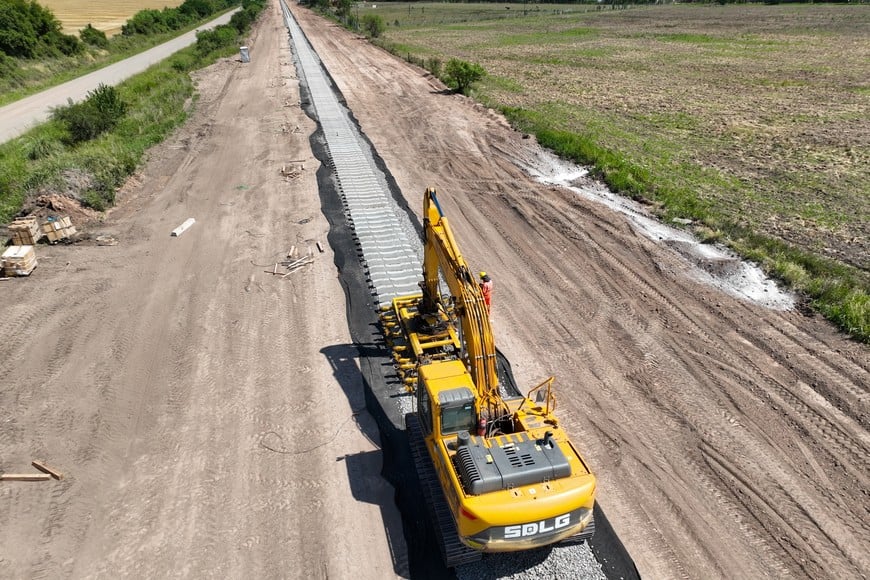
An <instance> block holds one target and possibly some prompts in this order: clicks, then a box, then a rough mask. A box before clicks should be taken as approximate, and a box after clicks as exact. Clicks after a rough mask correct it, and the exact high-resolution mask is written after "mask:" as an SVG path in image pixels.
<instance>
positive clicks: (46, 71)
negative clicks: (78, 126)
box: [0, 11, 228, 107]
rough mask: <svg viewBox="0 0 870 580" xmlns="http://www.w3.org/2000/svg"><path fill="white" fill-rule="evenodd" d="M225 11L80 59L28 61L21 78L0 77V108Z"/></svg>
mask: <svg viewBox="0 0 870 580" xmlns="http://www.w3.org/2000/svg"><path fill="white" fill-rule="evenodd" d="M226 12H228V11H224V12H221V13H218V14H213V15H211V16H209V17H208V18H206V19H204V20H202V21H200V22H196V23H194V24H191V25H190V26H188V27H187V28H184V29H181V30H176V31H172V32H167V33H165V34H155V35H133V36H120V35H118V36H115V37H113V38H112V39H111V44H110V50H96V49H89V51H88V52H86V53H85V54H82V55H80V56H77V57H63V58H54V59H47V60H40V61H24V65H23V67H22V69H21V70H20V71H19V75H18V76H19V78H18V79H8V78H7V79H4V78H0V107H2V106H4V105H8V104H9V103H13V102H15V101H17V100H20V99H23V98H24V97H28V96H30V95H33V94H36V93H38V92H40V91H44V90H45V89H48V88H51V87H54V86H57V85H60V84H63V83H65V82H67V81H70V80H73V79H76V78H78V77H80V76H83V75H86V74H88V73H91V72H93V71H95V70H99V69H101V68H104V67H106V66H109V65H110V64H113V63H116V62H119V61H121V60H124V59H125V58H129V57H131V56H134V55H136V54H139V53H140V52H145V51H146V50H148V49H150V48H153V47H155V46H157V45H159V44H163V43H164V42H168V41H170V40H172V39H173V38H177V37H178V36H181V35H182V34H185V33H187V32H190V31H191V30H195V29H197V28H199V27H200V26H202V25H203V24H204V23H206V22H210V21H212V20H214V19H215V18H218V17H220V16H221V15H222V14H226Z"/></svg>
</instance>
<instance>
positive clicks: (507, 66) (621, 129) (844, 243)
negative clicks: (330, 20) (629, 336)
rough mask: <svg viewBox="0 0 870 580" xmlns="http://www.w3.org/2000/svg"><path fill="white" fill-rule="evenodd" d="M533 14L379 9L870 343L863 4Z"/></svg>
mask: <svg viewBox="0 0 870 580" xmlns="http://www.w3.org/2000/svg"><path fill="white" fill-rule="evenodd" d="M369 6H370V5H369ZM507 7H509V9H507ZM523 8H524V7H523V5H522V4H498V5H487V4H429V3H413V4H407V3H389V4H378V7H377V9H373V10H376V11H377V12H378V13H379V14H381V15H382V16H383V17H384V19H385V20H386V21H387V22H390V23H393V22H394V21H395V20H399V21H400V22H401V24H400V26H394V25H391V26H389V27H388V28H387V32H386V35H385V38H384V39H382V40H381V41H380V43H381V44H382V45H384V46H386V47H387V48H389V47H390V45H391V44H392V43H397V44H399V45H401V47H402V50H401V52H398V53H397V54H401V55H402V56H403V57H406V58H408V59H409V60H412V61H413V60H414V59H415V58H418V57H417V55H420V54H425V55H426V56H427V58H431V57H432V56H435V57H437V58H440V59H441V60H442V61H446V60H448V59H450V58H459V59H462V60H465V61H468V62H475V63H478V64H480V65H482V66H483V67H484V69H486V70H487V71H488V73H489V76H488V77H486V78H485V79H484V80H483V81H481V82H479V83H478V85H477V87H476V90H475V92H474V96H475V97H476V98H478V99H479V100H481V101H483V102H484V103H486V104H487V105H489V106H492V107H495V108H499V109H501V110H503V111H504V113H505V115H506V116H507V117H508V119H509V120H510V121H511V122H512V123H513V124H514V125H515V126H516V127H517V128H518V129H520V130H522V131H524V132H528V133H533V134H535V135H536V136H537V137H538V139H539V141H540V142H541V143H542V144H544V145H545V146H547V147H549V148H550V149H552V150H553V151H555V152H556V153H558V154H559V155H562V156H564V157H566V158H568V159H572V160H574V161H577V162H579V163H583V164H587V165H590V166H591V167H592V168H593V169H594V171H595V172H597V173H598V174H599V175H600V176H601V177H602V178H603V179H604V180H605V181H606V182H607V183H608V184H609V185H610V186H611V188H613V189H614V190H616V191H619V192H621V193H624V194H625V195H628V196H631V197H633V198H636V199H640V200H644V201H645V202H647V203H649V204H650V206H651V207H652V208H653V209H654V210H655V211H657V212H658V213H659V214H660V215H661V216H662V217H663V218H670V217H684V218H691V219H692V220H694V223H695V224H697V225H696V226H694V227H695V229H696V233H697V234H698V235H699V236H700V237H701V238H702V239H705V240H710V241H718V242H721V243H724V244H727V245H729V246H730V247H732V248H734V249H735V250H737V251H738V252H740V253H741V254H742V255H743V256H744V257H746V258H747V259H750V260H754V261H756V262H758V263H759V264H761V265H762V266H763V267H764V268H765V269H766V271H767V272H768V273H770V274H771V275H772V276H774V277H776V278H778V279H780V280H782V281H783V282H785V283H786V284H787V285H789V286H790V287H791V288H793V289H794V290H796V291H797V292H799V293H801V294H803V295H804V296H805V297H806V298H807V301H808V302H809V303H810V304H812V305H813V306H814V307H815V308H816V309H817V310H818V311H819V312H821V313H823V314H824V315H825V316H827V317H828V318H830V319H831V320H832V321H834V322H835V323H837V324H838V325H839V326H840V327H841V328H843V329H844V330H845V331H846V332H848V333H850V334H851V335H852V336H854V337H856V338H857V339H859V340H862V341H865V342H870V305H868V298H867V297H868V290H870V273H868V266H870V255H868V251H867V245H866V244H867V240H868V239H870V225H868V224H870V169H868V168H870V145H868V143H867V141H866V139H865V138H864V137H863V136H866V134H867V133H868V132H870V119H868V117H867V115H866V111H867V110H868V109H870V91H868V89H867V83H866V79H867V78H870V62H868V61H867V59H866V58H863V57H862V54H863V53H862V51H860V50H855V51H844V50H843V46H862V45H863V46H866V30H867V29H868V28H870V6H867V5H862V6H845V5H797V6H795V5H789V6H763V5H728V6H709V5H704V6H696V5H674V6H661V7H634V8H631V9H628V10H608V9H606V8H604V9H599V8H598V7H596V6H588V5H587V6H584V5H580V6H577V5H568V6H566V5H561V6H560V5H536V6H535V8H536V9H535V10H532V11H527V12H526V14H525V15H523ZM526 8H528V7H526ZM517 30H521V31H522V32H521V33H517V32H516V31H517ZM862 43H863V44H862ZM862 113H863V114H862ZM856 240H857V243H856ZM862 240H863V244H862V243H861V241H862Z"/></svg>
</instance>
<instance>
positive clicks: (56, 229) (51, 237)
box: [42, 216, 76, 243]
mask: <svg viewBox="0 0 870 580" xmlns="http://www.w3.org/2000/svg"><path fill="white" fill-rule="evenodd" d="M42 231H43V233H44V234H45V235H46V236H47V237H48V241H49V242H51V243H56V242H59V241H61V240H67V239H69V238H71V237H72V236H74V235H75V234H76V228H75V226H73V225H72V222H71V221H70V219H69V216H66V217H61V218H58V217H53V216H52V217H49V218H48V219H47V220H46V221H45V222H44V223H43V224H42Z"/></svg>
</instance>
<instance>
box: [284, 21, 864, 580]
mask: <svg viewBox="0 0 870 580" xmlns="http://www.w3.org/2000/svg"><path fill="white" fill-rule="evenodd" d="M291 8H292V10H293V12H294V14H295V15H296V16H297V18H298V19H299V20H300V23H301V24H302V26H303V28H304V29H305V31H306V34H307V35H308V36H309V40H310V41H311V42H312V45H313V46H314V48H315V50H317V51H318V53H319V54H320V56H321V58H322V59H323V61H324V64H325V65H326V67H327V69H328V70H329V71H330V72H331V74H332V75H333V77H334V79H335V81H336V83H337V84H338V86H339V87H340V89H341V90H342V92H343V94H344V96H345V97H346V99H347V104H348V106H349V108H350V109H351V110H352V111H353V112H354V114H355V116H356V118H357V119H358V120H359V123H360V126H361V127H362V129H363V131H364V132H365V133H366V135H367V136H368V137H369V138H370V139H371V141H372V142H373V143H374V145H375V147H376V148H377V150H378V152H379V153H380V155H381V156H382V157H383V159H384V161H385V162H386V165H387V167H388V168H389V169H390V171H391V172H392V174H393V176H394V177H395V178H396V181H397V183H398V185H399V186H400V187H401V189H402V191H403V193H404V195H405V197H406V198H407V200H408V203H409V204H410V206H411V207H412V208H414V209H415V210H416V211H419V206H420V197H421V195H422V191H423V189H424V188H425V187H426V186H428V185H433V186H436V187H437V188H438V189H439V192H440V194H441V196H440V199H441V201H442V205H444V206H445V207H444V211H445V213H446V215H449V216H450V219H451V224H452V225H453V227H454V229H455V230H456V232H457V236H458V237H459V239H461V240H462V247H463V250H464V251H465V254H466V258H467V259H468V260H469V261H470V263H471V264H472V266H473V267H475V268H479V269H485V270H487V271H488V272H490V273H491V274H492V275H493V276H494V279H495V287H496V289H495V299H494V301H495V305H494V324H495V327H496V328H495V330H496V337H497V343H498V344H499V346H500V347H501V348H502V349H503V350H504V351H505V352H506V354H507V355H508V356H509V358H510V359H511V362H512V364H513V368H514V371H515V373H516V374H517V377H518V379H519V382H520V384H524V385H527V386H531V385H532V384H534V383H535V382H537V381H538V380H540V379H542V378H545V377H546V376H547V375H549V374H554V375H556V376H557V377H558V383H557V384H558V385H559V388H560V391H559V393H560V408H559V414H560V416H561V417H562V419H563V420H564V421H565V422H567V423H568V425H569V427H570V429H571V431H572V432H573V433H574V434H576V439H577V441H578V442H580V445H581V446H582V447H583V451H584V453H585V454H586V455H587V457H588V459H589V460H590V461H591V462H592V464H593V465H594V466H595V469H596V470H597V472H598V474H599V476H600V478H601V484H600V499H601V501H602V503H603V505H604V506H605V509H606V510H607V512H608V514H609V515H610V517H611V519H612V520H613V521H614V525H615V527H616V528H617V531H618V532H619V533H620V536H621V538H622V539H623V541H624V542H625V543H626V545H627V547H628V549H629V551H630V552H631V553H632V555H633V556H634V557H635V559H636V561H637V563H638V567H639V569H640V571H641V573H642V574H643V575H644V576H646V577H649V578H672V577H686V578H714V577H723V578H758V577H763V576H772V577H785V576H789V577H794V576H798V577H800V576H803V577H813V578H821V577H829V578H845V577H860V576H861V575H862V574H866V571H867V570H870V559H868V556H867V554H868V553H870V550H868V548H870V523H868V522H870V518H868V512H870V498H868V496H867V489H868V488H870V486H868V463H870V460H868V457H870V455H868V451H870V433H868V429H867V427H868V421H870V412H868V411H870V408H868V385H870V369H868V364H870V362H868V361H870V357H868V350H867V348H866V347H863V346H860V345H857V344H854V343H852V342H849V341H848V340H845V339H844V338H843V337H841V336H840V335H839V334H837V332H835V331H834V330H833V329H832V328H831V327H830V325H828V324H827V323H825V322H824V321H822V320H820V319H819V318H818V317H815V316H812V315H805V314H802V313H801V312H802V311H801V309H798V310H792V311H787V312H780V311H774V310H768V309H765V308H762V307H760V306H757V305H756V304H753V303H750V302H746V301H742V300H738V299H736V298H732V297H731V296H729V295H726V294H724V293H722V292H721V291H718V290H715V289H713V288H712V287H709V286H705V285H702V284H700V283H698V282H696V281H695V280H696V276H695V275H694V271H695V267H694V265H692V264H689V263H687V262H686V260H685V259H684V258H682V257H681V255H680V254H679V253H677V252H676V251H674V250H673V249H672V248H670V247H667V246H664V245H661V244H657V243H655V242H654V241H651V240H650V239H648V238H647V237H644V236H642V235H640V234H639V233H638V232H637V231H635V230H634V229H633V228H632V227H631V226H629V225H628V223H627V222H626V220H625V218H624V217H622V216H620V215H617V214H614V213H613V212H611V211H610V210H608V209H606V208H604V207H603V206H600V205H597V204H595V203H592V202H589V201H587V200H585V199H583V198H580V197H579V196H577V195H575V194H573V193H571V192H568V191H566V190H563V189H558V188H551V187H547V186H543V185H541V184H540V183H538V182H537V181H535V180H533V179H531V178H530V177H529V175H528V173H527V172H526V171H524V170H523V168H524V167H528V166H531V165H537V164H539V160H540V158H539V151H537V149H536V148H535V146H534V143H533V140H532V139H523V137H522V136H521V135H519V134H517V133H515V132H513V131H511V130H510V129H509V128H508V127H507V126H506V124H505V123H504V121H503V120H502V119H501V118H500V117H499V116H497V115H495V114H493V113H492V112H491V111H488V110H486V109H484V108H482V107H480V106H477V105H474V104H473V103H471V102H470V101H468V100H467V99H465V98H463V97H461V96H455V95H449V94H444V93H443V89H444V87H443V86H442V85H441V84H440V83H439V82H437V81H435V80H434V79H432V78H431V77H430V76H428V75H427V74H426V73H425V71H422V70H421V69H417V68H414V67H410V66H409V65H407V64H406V63H404V62H402V61H400V60H398V59H396V58H394V57H392V56H390V55H387V54H386V53H384V52H383V51H381V50H379V49H376V48H373V47H372V46H370V45H369V44H368V43H366V42H365V41H364V40H361V39H358V38H355V37H354V36H352V35H351V34H349V33H348V32H346V31H344V30H342V29H340V28H338V27H337V26H335V25H333V24H331V23H328V22H327V21H325V20H323V19H320V18H318V17H316V16H313V15H312V14H311V13H310V12H308V11H307V10H305V9H303V8H299V7H296V6H292V7H291Z"/></svg>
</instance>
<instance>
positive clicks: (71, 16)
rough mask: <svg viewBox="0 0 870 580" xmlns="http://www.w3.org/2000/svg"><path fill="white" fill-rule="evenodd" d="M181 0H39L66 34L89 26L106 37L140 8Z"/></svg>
mask: <svg viewBox="0 0 870 580" xmlns="http://www.w3.org/2000/svg"><path fill="white" fill-rule="evenodd" d="M182 1H183V0H39V3H40V4H42V5H43V6H45V7H46V8H48V9H49V10H51V11H52V12H53V13H54V15H55V16H57V19H58V20H60V22H61V24H62V25H63V31H64V32H65V33H67V34H78V32H79V30H81V29H82V28H84V27H85V26H87V25H88V24H90V25H92V26H93V27H94V28H96V29H97V30H102V31H103V32H105V33H106V35H107V36H112V35H113V34H118V33H120V32H121V26H122V25H124V24H125V23H126V22H127V20H129V19H130V18H131V17H132V16H133V15H134V14H136V13H137V12H139V11H140V10H148V9H156V10H162V9H163V8H164V7H167V6H168V7H170V8H171V7H174V6H180V5H181V3H182Z"/></svg>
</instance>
